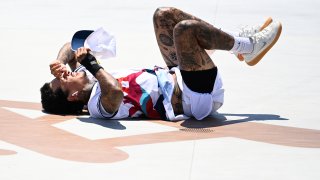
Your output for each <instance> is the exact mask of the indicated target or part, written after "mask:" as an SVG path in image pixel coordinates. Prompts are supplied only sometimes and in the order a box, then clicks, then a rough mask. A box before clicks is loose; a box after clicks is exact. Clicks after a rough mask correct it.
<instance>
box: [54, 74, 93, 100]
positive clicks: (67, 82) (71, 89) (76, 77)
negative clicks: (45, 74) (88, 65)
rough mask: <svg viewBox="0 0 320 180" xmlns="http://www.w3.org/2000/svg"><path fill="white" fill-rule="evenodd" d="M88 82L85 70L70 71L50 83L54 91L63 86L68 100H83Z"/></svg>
mask: <svg viewBox="0 0 320 180" xmlns="http://www.w3.org/2000/svg"><path fill="white" fill-rule="evenodd" d="M88 82H89V81H88V78H87V77H86V74H85V73H84V72H69V73H68V74H65V75H63V77H61V78H60V79H57V78H55V79H53V80H52V81H51V83H50V85H51V88H52V90H53V91H56V90H57V89H58V88H61V90H62V91H63V92H64V94H65V95H66V96H67V99H68V101H81V100H82V99H81V98H82V95H83V89H84V87H85V85H86V84H87V83H88Z"/></svg>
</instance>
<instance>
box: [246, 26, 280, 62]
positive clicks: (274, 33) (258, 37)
mask: <svg viewBox="0 0 320 180" xmlns="http://www.w3.org/2000/svg"><path fill="white" fill-rule="evenodd" d="M281 31H282V25H281V23H280V22H273V23H271V24H270V25H269V26H268V27H266V28H264V29H263V30H262V31H260V32H259V33H256V34H254V35H253V36H251V37H250V39H251V40H252V42H253V51H252V52H251V53H246V54H242V56H243V57H244V60H245V61H246V63H247V64H248V65H249V66H254V65H256V64H257V63H258V62H259V61H260V60H261V59H262V58H263V56H264V55H265V54H266V53H267V52H268V51H269V50H270V49H271V48H272V46H273V45H274V44H275V43H276V42H277V41H278V39H279V37H280V34H281Z"/></svg>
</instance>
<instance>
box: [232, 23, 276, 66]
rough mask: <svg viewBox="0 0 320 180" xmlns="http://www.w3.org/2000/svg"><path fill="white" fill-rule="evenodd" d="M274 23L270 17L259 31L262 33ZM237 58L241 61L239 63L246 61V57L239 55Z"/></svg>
mask: <svg viewBox="0 0 320 180" xmlns="http://www.w3.org/2000/svg"><path fill="white" fill-rule="evenodd" d="M272 21H273V19H272V18H271V17H269V18H268V19H267V20H266V21H265V22H264V24H263V25H262V26H261V28H260V30H259V31H262V30H263V29H264V28H266V27H267V26H269V24H271V23H272ZM237 58H238V59H239V61H243V60H244V57H243V56H242V54H238V55H237Z"/></svg>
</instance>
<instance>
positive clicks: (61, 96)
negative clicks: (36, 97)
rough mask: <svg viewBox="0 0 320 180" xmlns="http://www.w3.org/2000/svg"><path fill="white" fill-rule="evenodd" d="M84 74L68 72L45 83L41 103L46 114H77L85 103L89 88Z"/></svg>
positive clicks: (41, 90) (42, 88) (88, 82)
mask: <svg viewBox="0 0 320 180" xmlns="http://www.w3.org/2000/svg"><path fill="white" fill-rule="evenodd" d="M90 84H91V83H90V81H89V79H88V78H87V76H86V74H85V72H72V73H71V72H69V73H67V74H65V75H63V77H61V78H59V79H57V78H55V79H53V80H52V81H51V82H50V83H45V84H44V85H43V86H42V87H41V89H40V92H41V103H42V107H43V109H44V110H45V111H46V112H49V113H53V114H77V113H80V112H81V111H82V109H83V106H84V105H85V104H86V103H87V101H88V99H89V96H90V92H89V91H91V88H89V86H90Z"/></svg>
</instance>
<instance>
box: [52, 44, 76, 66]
mask: <svg viewBox="0 0 320 180" xmlns="http://www.w3.org/2000/svg"><path fill="white" fill-rule="evenodd" d="M57 60H59V61H60V62H61V63H63V64H68V65H69V66H70V68H71V70H74V69H76V68H77V66H78V63H77V61H76V60H75V55H74V52H73V51H72V50H71V43H66V44H64V45H63V46H62V48H61V49H60V51H59V53H58V57H57Z"/></svg>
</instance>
